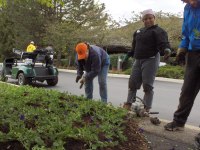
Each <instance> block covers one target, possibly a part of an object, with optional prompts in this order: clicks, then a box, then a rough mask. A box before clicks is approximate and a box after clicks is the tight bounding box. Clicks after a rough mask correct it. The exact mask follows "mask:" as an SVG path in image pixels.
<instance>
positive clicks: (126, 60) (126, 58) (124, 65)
mask: <svg viewBox="0 0 200 150" xmlns="http://www.w3.org/2000/svg"><path fill="white" fill-rule="evenodd" d="M128 59H129V56H128V54H127V55H126V56H125V57H124V59H123V60H122V70H123V69H124V68H125V67H126V65H127V62H128Z"/></svg>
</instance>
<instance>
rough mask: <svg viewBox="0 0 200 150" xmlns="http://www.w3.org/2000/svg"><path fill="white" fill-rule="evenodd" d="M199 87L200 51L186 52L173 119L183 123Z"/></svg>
mask: <svg viewBox="0 0 200 150" xmlns="http://www.w3.org/2000/svg"><path fill="white" fill-rule="evenodd" d="M199 88H200V52H188V54H187V56H186V71H185V75H184V83H183V86H182V89H181V94H180V98H179V106H178V109H177V110H176V112H175V113H174V121H176V122H177V123H178V124H180V125H184V124H185V123H186V121H187V118H188V116H189V114H190V112H191V109H192V106H193V103H194V100H195V98H196V96H197V94H198V92H199Z"/></svg>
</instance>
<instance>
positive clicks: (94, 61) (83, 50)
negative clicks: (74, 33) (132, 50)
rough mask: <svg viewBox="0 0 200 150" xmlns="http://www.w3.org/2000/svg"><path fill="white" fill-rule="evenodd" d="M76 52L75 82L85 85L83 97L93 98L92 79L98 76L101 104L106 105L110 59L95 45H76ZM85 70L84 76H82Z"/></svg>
mask: <svg viewBox="0 0 200 150" xmlns="http://www.w3.org/2000/svg"><path fill="white" fill-rule="evenodd" d="M76 52H77V60H76V63H77V77H76V82H78V81H79V80H80V83H82V84H85V95H86V97H87V98H88V99H92V98H93V79H94V78H95V77H96V76H98V82H99V92H100V96H101V100H102V102H105V103H107V97H108V96H107V74H108V69H109V65H110V58H109V55H108V54H107V52H106V51H105V50H104V49H102V48H100V47H98V46H95V45H89V44H86V43H83V42H82V43H78V44H77V45H76ZM84 70H85V72H86V73H85V74H84Z"/></svg>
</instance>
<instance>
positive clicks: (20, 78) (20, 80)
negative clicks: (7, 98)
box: [18, 73, 28, 85]
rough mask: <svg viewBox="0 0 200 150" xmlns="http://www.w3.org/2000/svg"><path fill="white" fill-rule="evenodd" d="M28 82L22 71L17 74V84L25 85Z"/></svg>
mask: <svg viewBox="0 0 200 150" xmlns="http://www.w3.org/2000/svg"><path fill="white" fill-rule="evenodd" d="M27 83H28V79H27V78H26V77H25V76H24V73H20V74H19V75H18V84H19V85H26V84H27Z"/></svg>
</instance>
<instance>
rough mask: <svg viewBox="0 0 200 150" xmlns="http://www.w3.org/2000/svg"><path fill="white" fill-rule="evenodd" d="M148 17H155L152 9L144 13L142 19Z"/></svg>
mask: <svg viewBox="0 0 200 150" xmlns="http://www.w3.org/2000/svg"><path fill="white" fill-rule="evenodd" d="M146 15H153V16H154V17H155V13H154V11H153V10H152V9H147V10H144V11H143V12H142V18H144V16H146Z"/></svg>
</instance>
